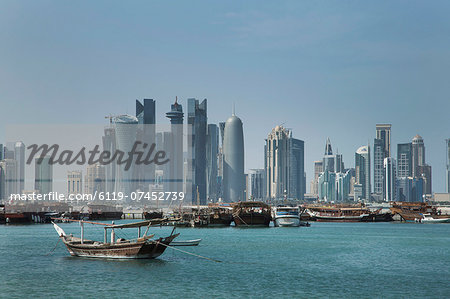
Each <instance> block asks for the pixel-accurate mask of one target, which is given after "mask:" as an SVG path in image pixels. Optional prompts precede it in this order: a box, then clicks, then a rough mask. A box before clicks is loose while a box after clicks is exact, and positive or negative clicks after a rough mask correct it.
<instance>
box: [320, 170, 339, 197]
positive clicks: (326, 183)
mask: <svg viewBox="0 0 450 299" xmlns="http://www.w3.org/2000/svg"><path fill="white" fill-rule="evenodd" d="M318 191H319V192H318V193H319V194H318V197H319V199H320V200H324V201H327V202H331V201H335V200H336V173H335V172H331V171H329V170H325V171H324V172H322V173H321V174H320V176H319V181H318Z"/></svg>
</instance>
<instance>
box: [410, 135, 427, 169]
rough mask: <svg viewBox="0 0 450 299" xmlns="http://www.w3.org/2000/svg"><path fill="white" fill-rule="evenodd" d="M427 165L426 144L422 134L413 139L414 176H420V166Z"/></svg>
mask: <svg viewBox="0 0 450 299" xmlns="http://www.w3.org/2000/svg"><path fill="white" fill-rule="evenodd" d="M423 165H425V144H424V142H423V138H422V137H421V136H420V135H416V136H414V138H413V140H412V176H413V177H420V176H421V175H422V174H421V173H420V172H419V166H423Z"/></svg>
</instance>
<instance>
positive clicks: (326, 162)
mask: <svg viewBox="0 0 450 299" xmlns="http://www.w3.org/2000/svg"><path fill="white" fill-rule="evenodd" d="M334 160H335V156H334V155H333V149H332V148H331V141H330V138H327V142H326V144H325V153H324V156H323V171H327V170H328V171H330V172H335V169H334V164H335V163H334Z"/></svg>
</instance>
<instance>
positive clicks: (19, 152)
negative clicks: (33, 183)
mask: <svg viewBox="0 0 450 299" xmlns="http://www.w3.org/2000/svg"><path fill="white" fill-rule="evenodd" d="M14 157H15V159H16V161H17V191H18V192H19V193H21V192H22V191H23V189H24V187H25V144H23V142H22V141H18V142H16V144H15V145H14Z"/></svg>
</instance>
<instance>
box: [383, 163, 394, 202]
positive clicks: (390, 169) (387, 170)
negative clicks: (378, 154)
mask: <svg viewBox="0 0 450 299" xmlns="http://www.w3.org/2000/svg"><path fill="white" fill-rule="evenodd" d="M384 178H385V183H384V186H385V188H384V196H383V198H384V200H385V201H395V191H396V189H397V186H396V182H397V178H396V173H395V159H394V158H392V157H387V158H385V159H384Z"/></svg>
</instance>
